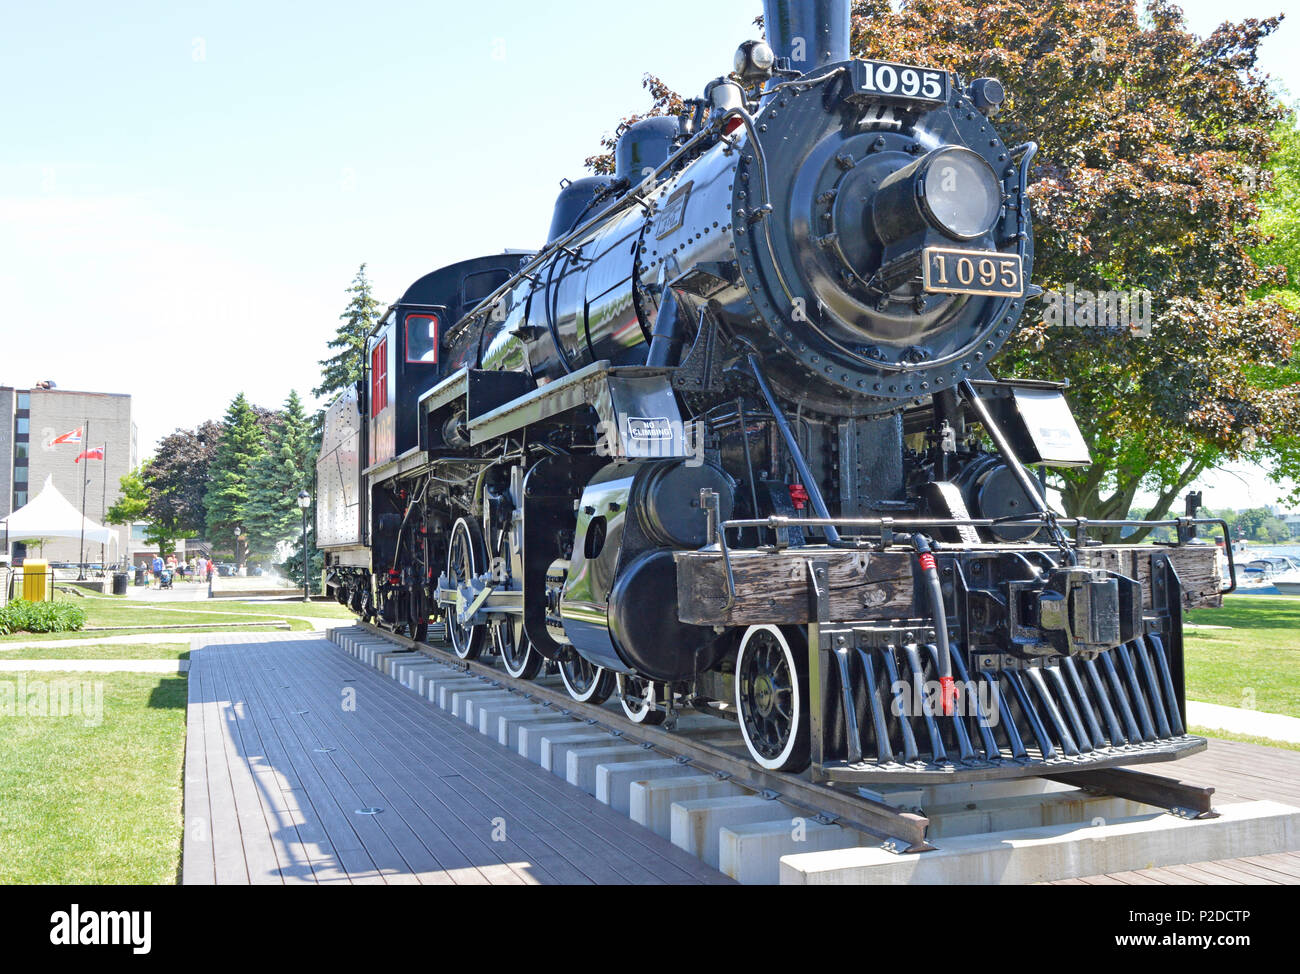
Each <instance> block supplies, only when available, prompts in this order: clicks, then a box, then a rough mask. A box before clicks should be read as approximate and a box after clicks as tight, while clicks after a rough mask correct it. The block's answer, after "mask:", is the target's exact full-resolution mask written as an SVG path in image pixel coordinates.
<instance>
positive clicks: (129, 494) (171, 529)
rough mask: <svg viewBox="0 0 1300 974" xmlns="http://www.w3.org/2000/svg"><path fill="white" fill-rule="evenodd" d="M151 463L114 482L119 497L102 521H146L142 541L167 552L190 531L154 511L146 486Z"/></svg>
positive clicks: (150, 471)
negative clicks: (118, 488) (116, 485)
mask: <svg viewBox="0 0 1300 974" xmlns="http://www.w3.org/2000/svg"><path fill="white" fill-rule="evenodd" d="M151 474H152V463H148V462H147V463H145V464H144V466H142V467H139V468H138V469H136V470H132V471H131V472H130V473H127V474H124V475H123V476H122V478H121V479H120V480H119V481H118V484H119V485H120V487H121V496H120V497H119V498H118V501H117V503H116V504H114V505H113V506H112V507H110V508H109V509H108V513H107V514H105V515H104V520H105V521H106V522H107V523H109V524H125V525H131V524H134V523H135V522H136V521H146V522H147V526H146V527H145V530H144V540H145V543H146V544H149V545H155V546H157V548H158V553H159V554H161V555H168V554H171V552H173V551H175V550H176V542H177V540H178V539H180V538H188V537H193V536H194V532H193V531H192V530H187V529H186V528H185V527H183V526H181V525H180V524H178V523H177V521H176V519H175V517H174V516H172V515H170V514H168V513H161V514H160V513H158V512H157V511H156V510H155V509H154V503H153V502H154V499H155V492H154V490H153V489H152V488H151V487H150V483H151Z"/></svg>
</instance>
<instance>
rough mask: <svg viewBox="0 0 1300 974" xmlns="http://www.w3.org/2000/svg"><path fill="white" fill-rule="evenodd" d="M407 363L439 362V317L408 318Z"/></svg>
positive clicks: (427, 315) (415, 316) (419, 316)
mask: <svg viewBox="0 0 1300 974" xmlns="http://www.w3.org/2000/svg"><path fill="white" fill-rule="evenodd" d="M406 361H408V362H437V361H438V316H437V315H431V314H420V315H407V316H406Z"/></svg>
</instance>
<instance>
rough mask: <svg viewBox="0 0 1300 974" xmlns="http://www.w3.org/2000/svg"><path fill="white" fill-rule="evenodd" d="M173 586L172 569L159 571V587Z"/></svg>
mask: <svg viewBox="0 0 1300 974" xmlns="http://www.w3.org/2000/svg"><path fill="white" fill-rule="evenodd" d="M171 587H172V570H171V569H170V568H164V569H163V570H162V571H160V572H159V573H158V588H159V589H164V588H171Z"/></svg>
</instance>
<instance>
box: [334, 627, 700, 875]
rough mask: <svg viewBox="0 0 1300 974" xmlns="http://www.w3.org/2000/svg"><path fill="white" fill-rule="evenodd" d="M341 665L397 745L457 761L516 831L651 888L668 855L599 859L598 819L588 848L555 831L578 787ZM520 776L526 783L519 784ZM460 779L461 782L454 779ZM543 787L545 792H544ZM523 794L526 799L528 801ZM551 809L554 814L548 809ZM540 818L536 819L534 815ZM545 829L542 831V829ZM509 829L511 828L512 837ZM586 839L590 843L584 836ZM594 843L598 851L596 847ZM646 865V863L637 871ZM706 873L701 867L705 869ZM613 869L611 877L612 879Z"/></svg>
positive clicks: (618, 853)
mask: <svg viewBox="0 0 1300 974" xmlns="http://www.w3.org/2000/svg"><path fill="white" fill-rule="evenodd" d="M334 659H335V660H336V664H335V665H336V667H337V670H336V672H338V673H340V674H342V673H348V674H353V675H355V674H357V672H358V670H359V671H360V672H361V673H362V674H363V675H364V676H363V677H358V679H362V681H363V685H364V686H365V688H366V690H367V692H368V693H375V694H378V695H379V699H376V700H375V701H374V702H373V703H372V704H370V706H371V708H372V709H373V710H375V711H376V712H377V713H378V714H380V715H381V716H380V720H381V721H388V720H390V719H392V720H396V721H397V723H392V724H390V725H389V726H390V727H391V728H392V734H391V737H392V739H393V740H394V741H397V742H411V743H412V744H414V742H416V741H419V742H420V744H421V746H420V748H419V751H420V753H423V754H429V753H438V754H442V755H446V756H448V759H449V760H452V761H454V762H455V767H454V769H453V771H454V775H455V776H456V777H458V778H460V779H463V780H464V781H466V782H467V783H469V784H472V785H476V786H478V787H479V789H480V790H481V791H483V792H484V793H485V794H489V795H490V796H491V797H492V798H494V799H495V800H496V801H497V802H499V803H500V806H501V808H502V809H503V811H505V812H507V813H508V814H510V815H512V816H513V819H512V821H514V822H515V823H516V824H523V825H525V827H527V828H530V829H532V830H534V831H544V832H545V834H546V836H547V841H548V844H550V845H551V846H552V847H553V848H554V847H557V846H559V847H561V848H557V851H560V852H567V853H568V857H569V859H570V860H572V858H573V856H574V854H575V853H576V854H577V859H578V861H579V862H584V870H585V871H588V872H590V871H592V870H593V869H595V870H597V871H598V873H599V875H598V876H593V877H592V878H593V879H596V880H597V881H600V882H629V881H632V882H646V881H647V879H648V878H652V877H647V875H646V867H645V865H644V862H645V861H646V860H647V859H649V858H650V857H652V856H654V855H656V854H658V855H663V854H664V851H665V850H663V849H659V850H653V849H650V848H645V847H639V848H637V849H636V850H634V856H632V857H631V858H629V857H628V856H626V852H627V850H626V848H625V847H624V848H620V847H618V846H617V845H615V846H613V847H610V848H608V849H606V850H603V851H604V852H606V853H607V855H593V853H599V852H601V851H602V850H601V849H600V848H599V845H600V844H601V842H602V840H601V838H600V836H599V834H598V833H596V832H592V831H591V828H592V826H593V825H594V824H595V823H594V822H593V821H592V820H591V817H590V816H589V815H588V816H581V817H579V818H577V819H570V821H571V822H572V823H573V825H575V826H576V827H577V828H578V829H580V830H582V829H585V830H587V833H588V834H587V836H586V837H585V841H581V842H579V843H573V842H571V841H569V837H568V836H567V835H566V834H564V833H566V832H569V831H570V829H569V828H565V829H563V830H562V831H561V830H557V829H556V828H555V826H554V825H553V824H552V821H551V819H552V818H553V814H552V813H557V814H560V815H564V814H566V812H565V809H566V807H567V806H568V805H569V804H571V803H572V802H573V801H574V798H575V791H574V789H572V788H571V786H569V785H567V784H566V783H564V782H563V781H561V780H560V779H559V778H558V777H557V776H555V775H553V774H551V773H550V772H547V771H545V770H543V769H541V768H538V767H537V766H536V765H535V764H532V763H531V762H528V761H526V760H524V759H523V758H520V757H519V756H518V755H515V754H514V753H513V752H511V751H509V750H508V749H505V748H502V747H501V746H500V745H499V744H496V743H495V742H493V741H490V740H487V739H486V738H485V737H483V735H480V734H478V733H477V732H476V731H474V730H473V729H472V728H470V727H469V726H468V725H466V724H465V723H464V722H463V721H460V720H458V719H456V718H453V717H451V716H450V715H449V714H447V713H446V712H444V711H441V710H439V709H437V708H434V707H431V706H430V705H429V704H427V703H426V702H425V701H423V700H421V699H420V698H419V697H418V696H416V695H415V694H413V693H411V692H410V691H409V690H406V689H404V688H402V687H401V686H399V685H398V684H397V683H395V682H394V681H392V680H391V679H388V678H386V677H383V676H382V675H380V674H378V673H377V672H375V671H373V670H371V669H370V668H368V667H364V666H361V665H360V664H358V663H356V662H355V661H353V660H352V659H351V658H349V657H348V656H347V655H346V654H344V653H343V652H342V651H338V650H336V651H335V654H334ZM503 759H504V760H506V761H507V762H508V763H509V767H510V771H509V772H508V773H506V774H504V775H502V774H501V773H498V772H499V771H500V769H497V768H493V771H492V773H491V774H485V773H484V772H483V771H482V770H481V767H482V766H488V767H491V765H492V764H493V763H498V764H499V763H500V762H501V761H502V760H503ZM515 775H519V777H515ZM453 780H455V779H454V778H453ZM539 783H540V787H539ZM521 788H522V796H523V797H522V800H521ZM552 789H553V790H554V791H553V792H552V791H551V790H552ZM556 795H559V796H562V798H563V802H561V803H559V804H554V796H556ZM576 795H577V796H578V798H579V799H580V800H582V801H584V802H587V803H589V805H590V806H591V811H593V812H595V813H597V814H598V815H601V816H608V817H609V818H610V819H611V820H613V821H616V822H617V823H618V824H619V826H620V827H624V826H625V827H626V828H628V829H629V830H633V831H634V833H635V834H637V835H638V837H642V836H646V837H649V838H650V839H652V840H654V841H656V842H662V840H660V839H659V838H658V837H657V836H653V835H652V834H651V833H649V832H647V831H646V830H644V829H642V827H641V826H639V825H636V824H635V823H632V822H630V821H629V820H627V819H626V818H624V817H623V816H621V815H617V813H613V812H612V811H611V810H610V809H608V808H607V807H606V806H604V805H601V804H600V803H598V802H595V800H594V799H591V798H590V796H587V795H585V794H583V793H581V792H577V793H576ZM538 803H541V804H542V806H543V810H544V812H545V814H538V813H537V812H535V811H534V810H533V809H532V808H531V807H530V806H531V805H537V804H538ZM547 803H551V805H550V807H549V808H546V807H545V806H546V805H547ZM534 815H535V816H536V818H535V819H534V820H530V819H529V816H534ZM539 823H540V824H539ZM508 832H509V830H508V829H507V834H508ZM579 838H580V839H581V838H583V837H582V836H581V835H580V836H579ZM593 843H595V845H593ZM668 849H670V850H671V852H672V853H676V854H677V857H681V856H685V854H684V853H681V852H680V850H676V849H675V848H674V847H671V846H668ZM608 857H613V862H614V866H613V867H611V866H609V864H608ZM688 859H689V862H690V863H692V864H695V863H698V860H696V859H694V857H688ZM638 862H640V863H641V864H638ZM699 865H700V866H702V864H699ZM611 869H612V872H611ZM702 873H703V875H701V876H698V877H697V878H707V879H710V880H712V881H715V882H716V881H717V873H716V872H714V871H712V870H710V869H708V867H707V866H702ZM666 881H675V882H688V881H691V876H690V875H689V874H688V875H683V874H682V872H681V871H680V870H676V869H670V870H668V871H667V879H666Z"/></svg>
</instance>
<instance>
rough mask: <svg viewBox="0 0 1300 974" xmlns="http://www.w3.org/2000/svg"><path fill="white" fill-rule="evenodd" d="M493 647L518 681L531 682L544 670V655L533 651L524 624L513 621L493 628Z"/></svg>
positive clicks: (500, 623) (507, 670) (502, 663)
mask: <svg viewBox="0 0 1300 974" xmlns="http://www.w3.org/2000/svg"><path fill="white" fill-rule="evenodd" d="M492 645H493V646H494V647H495V649H496V651H497V654H498V655H499V656H500V657H501V665H502V667H504V668H505V671H506V672H507V673H509V674H510V675H511V676H513V677H514V678H515V679H516V680H531V679H532V678H533V677H535V676H536V675H537V674H538V673H539V672H540V671H541V669H542V663H543V662H544V660H543V658H542V654H541V653H539V652H538V651H537V650H535V649H533V644H532V641H531V640H530V639H529V638H528V637H527V636H526V635H524V624H523V623H522V622H516V621H515V620H513V619H511V620H509V621H507V622H498V623H497V624H496V625H494V626H493V627H492Z"/></svg>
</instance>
